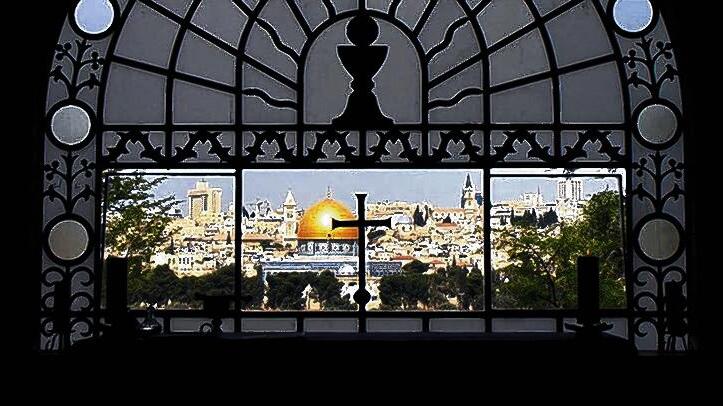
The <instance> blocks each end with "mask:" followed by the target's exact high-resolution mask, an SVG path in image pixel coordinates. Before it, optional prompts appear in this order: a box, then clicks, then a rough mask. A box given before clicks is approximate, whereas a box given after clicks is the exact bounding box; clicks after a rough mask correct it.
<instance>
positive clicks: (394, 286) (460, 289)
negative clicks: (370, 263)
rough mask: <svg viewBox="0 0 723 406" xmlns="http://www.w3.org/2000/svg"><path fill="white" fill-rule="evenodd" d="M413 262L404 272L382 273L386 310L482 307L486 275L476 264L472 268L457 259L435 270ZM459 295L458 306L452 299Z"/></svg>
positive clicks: (382, 294)
mask: <svg viewBox="0 0 723 406" xmlns="http://www.w3.org/2000/svg"><path fill="white" fill-rule="evenodd" d="M412 264H413V262H410V263H409V264H407V265H410V266H408V267H407V269H404V272H402V273H399V274H396V275H389V276H384V277H382V279H381V281H380V283H379V297H380V299H381V301H382V304H381V306H380V309H382V310H415V309H419V308H423V309H427V310H455V309H456V310H469V309H470V307H471V308H472V309H475V310H479V309H482V308H483V306H484V301H483V299H482V297H483V294H484V291H483V278H482V272H481V271H480V270H479V269H477V268H476V267H475V268H474V269H473V270H472V271H469V270H467V269H466V268H462V267H459V266H458V265H456V263H455V261H453V263H452V264H451V265H450V266H449V267H447V268H439V269H437V270H436V271H435V272H434V273H431V274H425V273H422V272H420V271H421V270H422V269H427V268H428V265H427V264H424V263H422V262H419V263H417V264H414V265H412ZM454 298H456V299H457V305H456V306H455V305H454V304H452V302H451V301H450V300H451V299H454Z"/></svg>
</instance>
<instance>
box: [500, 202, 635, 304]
mask: <svg viewBox="0 0 723 406" xmlns="http://www.w3.org/2000/svg"><path fill="white" fill-rule="evenodd" d="M556 217H557V215H556V214H555V218H556ZM551 219H552V215H549V219H548V221H550V220H551ZM620 225H621V217H620V197H619V195H618V194H617V193H615V192H613V191H606V192H601V193H598V194H596V195H594V196H593V197H592V198H591V200H590V201H589V202H588V204H587V205H586V206H585V208H584V209H583V212H582V215H581V217H580V218H579V219H578V220H576V221H574V222H569V223H558V225H557V226H556V227H546V228H542V229H537V228H536V227H534V226H533V225H531V224H526V223H525V222H521V223H519V222H518V223H517V224H516V226H515V227H513V228H510V229H506V230H503V231H502V232H501V235H500V237H499V238H498V239H497V243H496V248H497V249H499V250H503V251H504V252H506V253H507V255H508V256H509V261H510V265H508V266H506V267H504V268H502V269H500V270H499V271H498V272H497V273H496V275H495V287H496V290H495V292H496V294H495V304H496V306H499V307H514V308H566V309H568V308H575V307H576V306H577V273H576V272H577V257H579V256H581V255H586V254H587V253H590V254H592V255H596V256H599V257H601V258H602V261H601V272H600V286H601V298H600V302H601V306H603V307H607V308H615V307H623V306H624V304H625V283H624V278H623V265H622V256H621V255H619V253H620V252H621V247H622V241H621V238H622V234H621V226H620Z"/></svg>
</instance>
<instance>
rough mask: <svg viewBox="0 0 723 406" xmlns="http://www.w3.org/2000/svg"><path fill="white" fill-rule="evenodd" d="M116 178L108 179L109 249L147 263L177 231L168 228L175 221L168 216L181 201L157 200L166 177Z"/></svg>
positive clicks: (135, 174) (106, 236) (169, 197)
mask: <svg viewBox="0 0 723 406" xmlns="http://www.w3.org/2000/svg"><path fill="white" fill-rule="evenodd" d="M114 175H115V174H114V173H108V174H107V176H106V179H107V182H106V194H107V196H106V199H105V206H106V219H107V220H106V226H105V243H106V246H107V248H108V249H109V250H110V251H111V252H112V253H113V254H114V255H119V256H123V257H126V258H139V259H140V261H142V262H143V263H146V262H148V261H149V260H150V257H151V255H153V253H154V252H156V250H157V248H158V247H160V246H161V245H162V244H164V243H165V242H168V240H169V238H170V237H171V235H173V233H174V232H175V231H176V230H171V229H169V227H168V226H169V225H170V223H171V221H172V218H171V217H170V216H168V215H167V213H168V211H169V210H171V209H173V208H174V207H175V206H176V205H177V204H178V203H180V201H178V200H176V198H175V196H167V197H164V198H156V197H155V195H154V193H153V190H154V189H155V188H156V187H157V186H158V185H160V184H161V183H163V182H164V181H165V180H166V178H165V177H155V178H151V177H148V176H144V175H143V174H141V173H138V172H137V173H134V174H133V175H129V176H125V175H124V176H114Z"/></svg>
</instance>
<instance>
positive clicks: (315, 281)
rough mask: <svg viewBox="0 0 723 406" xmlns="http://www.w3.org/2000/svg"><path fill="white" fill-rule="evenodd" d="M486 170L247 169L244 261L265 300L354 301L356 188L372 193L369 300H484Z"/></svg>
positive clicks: (470, 304)
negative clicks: (349, 223) (340, 223)
mask: <svg viewBox="0 0 723 406" xmlns="http://www.w3.org/2000/svg"><path fill="white" fill-rule="evenodd" d="M481 177H482V173H481V171H457V170H454V171H453V170H448V171H419V170H407V171H400V170H397V171H372V170H352V171H337V170H328V171H292V170H286V171H281V170H276V171H274V170H272V171H262V170H249V171H244V180H243V184H244V205H243V213H242V215H243V217H242V221H241V222H242V227H243V228H242V259H243V261H242V265H243V266H242V267H243V272H244V275H245V277H255V276H259V277H260V278H261V279H262V280H263V281H264V286H265V298H264V305H263V308H264V309H265V310H355V309H356V308H357V305H356V303H355V300H354V294H355V293H356V291H357V290H358V282H359V279H358V276H357V269H358V260H357V255H358V252H359V248H358V243H357V238H358V237H357V236H358V234H357V230H356V229H354V228H337V229H335V230H332V229H331V221H332V218H336V219H337V220H355V219H356V218H357V211H356V206H357V202H356V198H355V196H354V193H356V192H361V191H364V192H366V193H368V198H367V200H366V206H365V207H366V218H367V219H368V220H381V219H390V224H391V228H387V227H380V226H371V227H368V228H367V229H366V247H365V248H366V259H367V269H366V271H367V287H366V289H367V291H368V292H370V294H371V300H370V302H369V303H368V304H367V309H369V310H481V309H482V308H483V306H484V303H483V300H482V294H483V288H482V286H483V276H482V271H481V270H480V267H481V266H482V263H483V231H482V227H483V221H482V218H483V207H482V194H481V186H480V184H481Z"/></svg>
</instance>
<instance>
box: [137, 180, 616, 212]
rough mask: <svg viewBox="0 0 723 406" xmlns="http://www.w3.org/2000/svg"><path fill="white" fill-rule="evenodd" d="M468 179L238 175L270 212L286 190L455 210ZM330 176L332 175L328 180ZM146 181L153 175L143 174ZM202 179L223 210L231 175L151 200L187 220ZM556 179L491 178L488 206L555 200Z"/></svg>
mask: <svg viewBox="0 0 723 406" xmlns="http://www.w3.org/2000/svg"><path fill="white" fill-rule="evenodd" d="M467 174H469V175H470V177H471V179H472V183H473V184H474V186H475V189H476V190H478V191H479V190H481V185H480V183H481V177H482V171H479V170H444V171H441V170H401V171H400V170H396V171H389V170H385V171H379V170H351V171H336V170H335V171H313V170H283V171H280V170H248V171H245V172H244V175H243V185H244V186H243V188H244V191H243V192H244V204H249V203H253V202H255V201H256V200H257V199H260V200H268V201H269V202H270V203H271V204H272V205H273V206H274V207H277V206H280V205H281V203H282V202H283V200H284V198H285V197H286V194H287V192H288V191H289V190H291V191H292V193H293V194H294V198H295V199H296V202H297V203H298V205H299V207H302V208H303V207H308V206H310V205H312V204H314V203H315V202H317V201H319V200H321V199H323V198H324V197H325V196H326V191H327V188H329V187H330V188H331V189H332V192H333V197H334V198H335V199H337V200H340V201H342V202H343V203H344V204H345V205H347V206H348V207H349V208H350V209H352V210H354V209H355V208H356V200H355V198H354V193H355V192H362V191H363V192H367V193H368V194H369V197H368V198H367V201H368V202H376V201H385V200H389V201H397V200H399V201H407V202H430V203H433V204H435V205H438V206H440V207H457V206H458V205H459V198H460V194H461V191H462V185H463V184H464V181H465V179H466V176H467ZM330 175H332V176H330ZM148 177H149V178H154V177H158V175H148ZM201 179H205V180H207V181H208V182H209V184H210V185H211V186H213V187H219V188H221V189H222V191H223V192H222V199H221V200H222V209H223V210H224V211H226V210H228V208H229V205H230V204H231V203H232V202H233V201H234V197H235V190H234V188H235V185H234V179H233V177H230V176H217V175H212V176H197V175H196V176H194V175H192V174H189V175H180V176H177V175H170V176H167V179H166V180H165V181H164V182H162V183H161V184H159V185H158V186H157V187H156V188H155V190H154V193H155V195H156V198H162V197H166V196H170V195H175V198H176V199H177V200H180V201H181V202H180V203H179V204H178V207H179V208H180V209H181V211H182V213H183V215H184V216H186V215H188V214H189V213H188V204H187V192H188V191H189V190H191V189H193V188H194V187H195V185H196V182H197V181H199V180H201ZM560 179H563V178H560V177H542V176H541V177H540V178H529V177H526V178H523V177H515V175H513V174H512V173H510V174H509V175H505V176H504V177H500V176H496V177H492V178H491V181H490V188H491V193H492V202H493V203H497V202H501V201H509V200H515V199H518V198H520V196H521V195H522V194H523V193H526V192H533V193H534V192H537V190H538V188H539V190H540V192H541V193H542V195H543V197H544V198H545V200H546V201H554V199H555V198H556V195H557V192H556V188H557V182H558V180H560ZM580 179H583V180H584V184H583V189H584V194H585V195H592V194H595V193H598V192H601V191H604V190H618V191H619V189H620V188H619V185H618V180H617V178H614V177H606V178H600V177H595V176H593V175H591V176H590V177H582V178H580Z"/></svg>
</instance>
